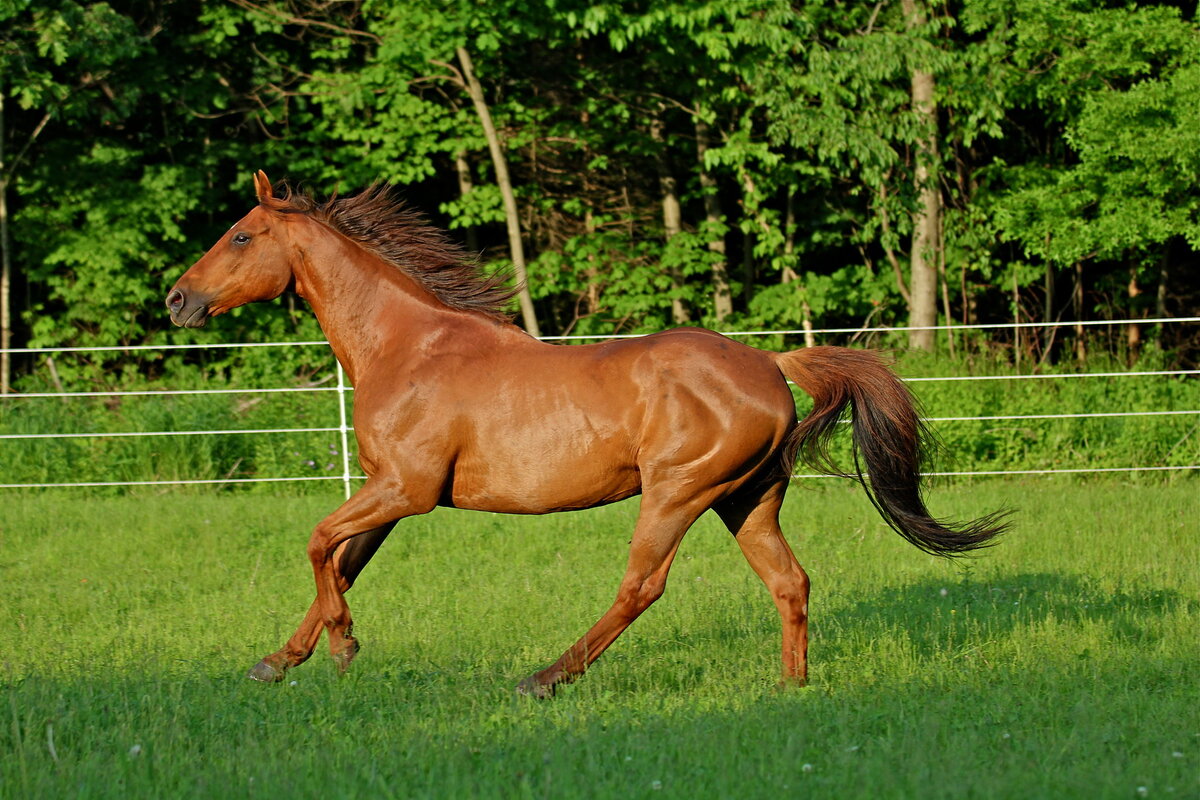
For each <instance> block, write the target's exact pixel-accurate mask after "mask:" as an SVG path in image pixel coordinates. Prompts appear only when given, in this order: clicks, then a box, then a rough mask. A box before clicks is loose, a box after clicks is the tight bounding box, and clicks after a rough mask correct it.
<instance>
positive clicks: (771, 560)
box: [715, 481, 809, 686]
mask: <svg viewBox="0 0 1200 800" xmlns="http://www.w3.org/2000/svg"><path fill="white" fill-rule="evenodd" d="M786 488H787V483H786V482H784V481H780V482H779V483H777V484H774V485H772V486H770V487H768V488H766V489H765V490H763V489H761V488H760V489H759V490H758V491H756V492H751V493H739V494H738V495H735V496H734V497H731V498H730V499H728V500H726V501H724V502H722V503H720V504H718V505H717V506H716V507H715V510H716V512H717V513H718V514H719V515H720V517H721V519H722V520H723V521H724V522H725V525H726V526H728V528H729V531H730V533H732V534H733V535H734V538H735V539H736V540H737V543H738V546H739V547H741V549H742V553H743V555H745V556H746V560H747V561H749V562H750V566H751V567H753V568H754V571H755V572H757V573H758V576H759V577H760V578H762V581H763V583H765V584H766V586H767V590H768V591H770V592H771V598H772V599H773V600H774V601H775V607H776V608H778V609H779V616H780V617H781V619H782V621H783V682H784V683H785V684H786V683H794V684H798V685H801V686H803V685H804V683H805V682H806V681H807V680H808V590H809V580H808V574H807V573H805V571H804V569H803V568H802V567H801V566H800V564H799V562H797V561H796V556H795V555H793V553H792V549H791V548H790V547H788V543H787V541H786V540H785V539H784V538H783V532H782V531H781V530H780V528H779V509H780V507H781V506H782V504H783V494H784V491H785V490H786Z"/></svg>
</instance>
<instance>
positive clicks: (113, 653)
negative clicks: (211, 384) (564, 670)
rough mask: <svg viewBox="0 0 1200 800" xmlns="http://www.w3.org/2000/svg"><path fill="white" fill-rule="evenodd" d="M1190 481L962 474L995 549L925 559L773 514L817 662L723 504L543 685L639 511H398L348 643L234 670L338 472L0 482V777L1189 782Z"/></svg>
mask: <svg viewBox="0 0 1200 800" xmlns="http://www.w3.org/2000/svg"><path fill="white" fill-rule="evenodd" d="M1198 494H1200V493H1198V491H1197V484H1196V481H1195V480H1192V479H1190V478H1188V477H1187V476H1183V475H1181V476H1177V478H1176V479H1174V480H1172V481H1167V482H1163V483H1157V484H1155V483H1148V482H1142V481H1138V482H1135V481H1126V480H1122V479H1109V480H1103V481H1073V480H1071V479H1068V478H1065V477H1061V476H1060V477H1053V478H1046V479H1044V480H1028V481H1015V480H1007V481H1002V480H986V479H985V480H975V481H964V482H960V483H956V484H953V485H950V486H940V487H935V488H934V489H933V490H932V491H931V492H930V497H929V500H930V507H931V509H932V511H933V512H934V514H935V515H939V516H940V515H945V516H952V517H970V516H976V515H978V514H979V513H982V512H984V511H989V510H993V509H995V508H997V507H1000V506H1003V505H1012V506H1015V507H1017V509H1018V516H1017V518H1016V525H1017V527H1016V529H1015V531H1014V532H1013V533H1011V534H1010V535H1008V536H1007V537H1006V538H1005V539H1004V540H1002V541H1001V543H1000V544H999V545H998V546H997V547H995V548H993V549H991V550H988V551H984V552H983V553H982V554H981V555H980V556H977V557H975V558H970V559H964V560H961V561H959V562H956V563H950V562H947V561H945V560H941V559H936V558H933V557H931V556H927V555H925V554H923V553H921V552H919V551H917V550H916V549H914V548H913V547H911V546H909V545H907V544H906V543H904V542H903V541H902V540H901V539H900V538H899V537H898V536H896V535H895V534H894V533H892V532H891V531H890V530H888V529H887V528H886V527H885V526H884V524H883V523H882V521H880V519H879V517H878V516H877V515H876V514H875V511H874V509H873V508H872V507H871V506H870V504H869V503H868V502H867V500H866V498H865V497H864V496H863V494H862V492H861V490H859V489H856V488H854V487H852V486H850V485H849V484H848V483H847V482H845V481H833V480H830V481H819V482H818V481H808V482H804V483H803V484H802V485H798V486H796V487H794V488H793V490H792V491H791V493H790V494H789V499H788V502H787V504H786V505H785V507H784V515H783V523H784V530H785V532H786V533H787V535H788V539H789V541H790V542H791V544H792V546H793V548H794V549H795V551H796V553H797V556H798V557H799V559H800V561H801V563H802V564H804V566H805V567H806V569H807V570H808V572H809V574H810V575H811V576H812V580H813V599H812V606H811V612H812V648H811V651H810V657H811V673H810V679H811V685H810V686H809V687H807V688H805V689H791V690H787V691H777V690H776V689H775V681H776V678H777V672H778V669H779V667H778V664H779V652H778V649H779V637H780V631H779V619H778V615H777V613H776V611H775V609H774V606H773V605H772V603H771V600H770V598H769V596H768V595H767V592H766V590H765V589H764V588H763V587H762V585H761V584H760V583H759V582H758V579H757V577H756V576H755V575H754V574H753V572H752V571H751V570H750V568H749V567H748V566H747V564H746V563H745V561H744V559H743V558H742V557H741V555H740V554H739V553H738V550H737V547H736V545H735V544H734V543H733V542H732V541H731V540H730V537H729V536H728V534H726V533H725V531H724V529H723V528H722V527H721V526H720V523H719V522H718V521H717V520H716V519H715V518H714V517H713V516H712V515H711V514H709V515H706V516H705V517H704V518H703V519H701V521H700V522H699V523H698V524H697V525H696V527H695V528H694V529H693V530H692V532H691V533H690V534H689V535H688V537H687V538H685V540H684V543H683V547H682V549H681V551H680V554H679V556H678V558H677V560H676V562H675V567H674V569H673V571H672V573H671V580H670V582H669V584H668V586H667V592H666V595H665V596H664V597H663V598H662V600H660V601H659V602H658V603H657V604H656V605H655V606H654V607H652V608H651V609H650V610H649V611H648V612H647V613H646V614H645V615H644V616H643V617H642V618H641V619H640V620H638V621H637V622H636V623H635V624H634V625H633V627H632V628H631V629H630V630H629V631H628V632H627V633H626V634H625V635H624V636H623V637H622V638H621V639H620V640H619V641H618V642H617V643H616V644H615V645H614V646H613V647H612V648H611V649H610V650H609V651H608V652H607V653H606V654H605V655H604V657H603V658H602V659H601V660H600V661H599V662H597V664H596V666H595V667H594V668H593V669H592V670H591V671H590V672H589V673H588V675H587V676H585V677H584V678H583V679H582V680H581V681H579V682H578V683H576V684H574V685H572V686H569V687H566V688H564V689H563V690H562V691H561V692H560V695H559V697H558V698H557V699H555V700H553V701H549V702H537V701H532V700H528V699H519V698H517V697H516V696H515V695H514V692H513V686H514V684H515V683H516V682H517V681H518V680H519V679H520V678H522V677H524V676H525V675H527V674H528V673H529V672H531V671H532V670H534V669H539V668H541V667H544V666H546V665H547V664H549V663H550V662H551V661H553V660H554V658H556V657H557V656H558V655H559V653H561V651H562V650H563V648H565V647H566V646H567V645H569V644H570V643H571V642H573V641H574V640H575V639H576V638H577V637H578V636H579V635H580V634H581V633H582V632H583V631H584V630H585V629H586V628H587V627H588V626H589V625H590V624H591V623H592V622H593V621H595V619H596V618H597V616H598V615H599V614H600V613H601V612H602V611H603V610H604V609H605V608H607V606H608V604H609V603H610V601H611V600H612V596H613V593H614V591H615V589H616V585H617V582H618V580H619V578H620V576H621V572H622V570H623V568H624V564H625V556H626V543H627V542H628V539H629V531H630V530H631V527H632V523H633V519H634V517H635V515H636V510H637V505H636V503H637V501H636V500H633V501H627V502H626V503H623V504H618V505H616V506H610V507H605V508H601V509H596V510H592V511H587V512H576V513H570V514H557V515H552V516H547V517H506V516H498V515H487V514H477V513H469V512H461V511H446V510H438V511H437V512H435V513H434V514H431V515H429V516H426V517H421V518H416V519H410V520H406V521H405V522H403V523H402V524H401V525H400V526H399V527H398V528H397V530H396V532H395V533H393V534H392V537H391V538H390V539H389V540H388V542H387V543H386V544H385V545H384V546H383V548H382V549H381V550H380V552H379V554H378V555H377V556H376V558H375V561H374V562H372V564H371V565H369V566H368V567H367V569H366V570H365V572H364V573H363V576H362V577H361V578H360V580H359V582H358V584H357V585H356V587H355V588H354V590H353V591H352V592H350V594H349V595H348V599H349V601H350V604H351V607H352V609H353V611H354V613H355V633H356V634H357V635H358V636H359V638H360V639H361V640H362V642H363V650H362V652H361V653H360V655H359V657H358V658H357V659H356V661H355V662H354V664H353V666H352V668H351V670H350V673H349V674H348V675H347V676H345V677H344V678H339V677H338V676H337V675H336V672H335V669H334V666H333V664H332V663H331V662H330V660H329V658H328V656H327V655H326V647H325V644H324V642H322V644H321V645H320V647H319V648H318V651H317V654H316V655H315V656H314V657H313V659H312V660H311V661H310V662H308V663H307V664H305V665H303V666H301V667H298V668H296V669H295V670H293V671H292V672H290V673H289V674H288V681H287V682H285V683H283V684H281V685H275V686H266V685H261V684H256V683H252V682H251V681H248V680H246V679H245V678H244V677H243V675H244V672H245V670H246V669H247V668H248V667H250V666H251V665H252V664H253V663H254V662H255V661H256V660H257V659H259V658H260V657H262V656H263V655H265V654H266V653H268V652H271V651H273V650H274V649H276V648H277V647H278V646H279V645H280V644H282V642H283V640H284V639H285V638H286V637H287V636H288V635H289V634H290V633H291V631H292V630H293V629H294V627H295V625H296V623H297V622H298V621H299V619H300V616H301V615H302V614H303V612H304V610H305V609H306V608H307V606H308V603H309V602H310V600H311V597H312V591H313V590H312V579H311V570H310V568H309V566H308V563H307V560H306V558H305V555H304V547H305V543H306V542H307V539H308V534H309V532H310V530H311V527H312V525H313V524H314V523H315V522H316V521H317V520H318V519H320V518H321V516H323V514H324V513H325V512H326V511H328V510H330V509H332V508H333V507H334V506H335V505H336V504H337V502H338V496H337V494H336V492H334V491H332V490H331V491H330V492H328V493H319V494H304V495H299V496H270V495H264V494H240V493H219V494H209V495H206V494H203V493H194V494H190V493H186V492H170V493H162V494H153V493H146V494H142V495H138V496H125V497H93V496H85V495H81V494H78V493H73V492H70V491H64V492H48V493H40V494H39V493H29V494H14V495H6V496H5V497H4V498H3V502H0V607H2V608H3V609H4V616H5V618H6V622H7V631H6V635H5V637H4V640H3V644H2V645H0V688H2V692H3V695H4V700H3V704H2V705H0V713H2V714H3V716H4V718H5V719H4V720H3V724H0V796H2V797H5V798H8V797H12V798H18V797H20V798H27V797H65V796H72V797H81V798H90V797H122V798H125V797H196V798H206V797H260V796H261V797H277V796H294V797H322V798H339V797H402V798H409V797H690V798H697V797H739V798H743V797H776V796H782V795H787V794H793V795H796V796H802V797H806V798H824V797H828V798H847V797H920V798H938V797H955V798H961V797H1012V798H1030V797H1055V798H1070V797H1079V798H1130V797H1141V796H1147V797H1196V796H1197V795H1198V794H1200V680H1198V678H1197V676H1198V675H1200V669H1198V668H1200V652H1198V651H1200V646H1198V635H1197V631H1198V630H1200V536H1198V527H1197V518H1198V517H1200V499H1197V497H1198Z"/></svg>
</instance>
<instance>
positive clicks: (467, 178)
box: [454, 151, 479, 253]
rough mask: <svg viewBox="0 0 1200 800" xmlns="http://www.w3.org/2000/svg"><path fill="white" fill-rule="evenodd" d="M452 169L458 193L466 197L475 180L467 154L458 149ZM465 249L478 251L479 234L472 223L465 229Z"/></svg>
mask: <svg viewBox="0 0 1200 800" xmlns="http://www.w3.org/2000/svg"><path fill="white" fill-rule="evenodd" d="M454 171H455V172H456V173H458V195H459V197H466V196H467V195H468V194H470V193H471V191H472V190H473V189H474V188H475V182H474V181H473V180H471V165H470V164H469V163H468V162H467V154H466V153H464V152H462V151H459V152H457V153H455V154H454ZM466 240H467V250H468V251H470V252H471V253H478V252H479V236H478V234H476V232H475V226H474V225H468V226H467V230H466Z"/></svg>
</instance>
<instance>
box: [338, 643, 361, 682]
mask: <svg viewBox="0 0 1200 800" xmlns="http://www.w3.org/2000/svg"><path fill="white" fill-rule="evenodd" d="M359 649H360V648H359V644H358V641H357V640H356V639H350V643H349V645H348V646H347V647H346V648H345V649H343V650H338V651H337V652H336V653H333V654H332V655H333V663H334V664H336V665H337V671H338V674H339V675H345V674H346V670H348V669H349V668H350V662H351V661H353V660H354V657H355V656H356V655H358V651H359Z"/></svg>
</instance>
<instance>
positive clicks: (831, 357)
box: [775, 347, 1007, 556]
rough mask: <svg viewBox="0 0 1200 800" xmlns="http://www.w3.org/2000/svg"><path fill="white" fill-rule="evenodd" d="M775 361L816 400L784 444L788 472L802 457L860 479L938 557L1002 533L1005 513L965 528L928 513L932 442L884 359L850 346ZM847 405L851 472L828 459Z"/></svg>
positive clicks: (904, 531)
mask: <svg viewBox="0 0 1200 800" xmlns="http://www.w3.org/2000/svg"><path fill="white" fill-rule="evenodd" d="M775 363H776V364H777V365H778V366H779V370H780V371H781V372H782V373H783V374H784V375H785V376H786V377H787V378H788V379H789V380H791V381H792V382H794V383H795V384H796V385H797V386H799V387H800V388H801V389H803V390H804V391H805V392H807V393H808V394H810V395H811V396H812V398H813V410H812V413H810V414H809V415H808V416H807V417H805V418H804V419H802V420H800V422H799V423H798V424H797V425H796V427H795V428H794V429H793V430H792V432H791V433H790V434H789V435H788V438H787V440H786V441H785V442H784V447H783V451H782V456H783V461H784V468H785V469H787V470H788V472H789V474H790V473H791V470H792V469H793V467H794V465H795V463H796V459H797V457H799V458H802V459H803V460H804V462H805V463H807V464H808V465H809V466H811V467H813V468H814V469H816V470H819V471H821V472H824V473H827V474H830V475H845V476H846V477H855V478H857V479H858V481H859V482H860V483H861V484H862V485H863V488H864V489H866V491H867V496H868V497H870V499H871V502H872V503H873V504H874V505H875V508H876V509H878V511H879V513H880V514H881V515H882V516H883V518H884V520H885V521H886V522H887V523H888V525H890V526H891V527H892V528H893V529H894V530H895V531H896V532H897V533H899V534H900V535H901V536H903V537H904V538H905V539H907V540H908V541H910V542H912V543H913V544H914V545H916V546H917V547H919V548H921V549H922V550H924V551H926V552H928V553H933V554H935V555H940V556H955V555H960V554H962V553H965V552H968V551H970V550H975V549H977V548H980V547H986V546H988V545H989V544H991V543H992V541H991V540H992V539H993V538H994V537H996V536H997V535H999V534H1000V533H1002V532H1004V530H1005V529H1006V527H1007V524H1006V523H1005V521H1004V517H1005V516H1006V515H1007V512H998V513H994V514H989V515H987V516H985V517H981V518H980V519H977V520H974V521H971V522H965V523H950V522H947V521H945V520H936V519H934V518H933V517H932V516H930V514H929V511H928V510H927V509H926V508H925V501H924V500H923V499H922V496H921V470H922V469H923V468H924V466H925V464H926V462H927V460H928V449H929V447H930V441H931V440H930V438H929V434H928V432H927V431H926V430H925V426H924V424H923V423H922V422H921V418H920V416H919V414H918V411H917V405H916V402H915V400H914V398H913V396H912V394H910V393H909V391H908V388H907V387H905V385H904V384H903V383H901V382H900V380H899V379H898V378H897V377H896V376H895V375H894V374H892V372H891V370H889V369H888V368H887V367H886V366H885V365H884V363H883V362H882V361H881V360H880V359H879V357H878V356H876V355H874V354H873V353H869V352H865V351H862V350H850V349H847V348H844V347H810V348H806V349H803V350H793V351H792V352H790V353H779V354H776V355H775ZM847 406H849V407H850V408H851V423H852V428H853V435H854V467H855V471H854V473H853V474H847V473H845V472H844V471H842V470H841V469H840V468H838V466H837V465H836V464H835V463H834V462H833V460H832V459H831V457H830V455H829V439H830V437H831V436H832V435H833V433H834V430H835V429H836V426H837V423H838V422H839V421H840V420H841V418H842V415H843V413H844V412H845V410H846V407H847ZM860 454H861V460H860ZM864 463H865V465H866V479H864V476H863V468H862V467H863V464H864Z"/></svg>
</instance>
